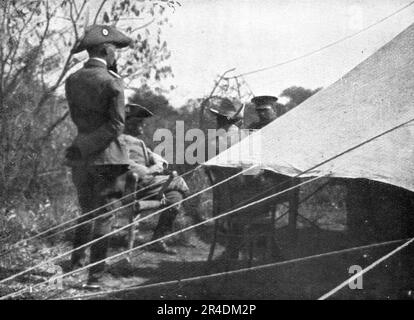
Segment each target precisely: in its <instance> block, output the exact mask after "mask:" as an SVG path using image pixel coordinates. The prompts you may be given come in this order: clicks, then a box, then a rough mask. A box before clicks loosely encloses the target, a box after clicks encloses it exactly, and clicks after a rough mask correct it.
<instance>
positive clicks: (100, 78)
mask: <svg viewBox="0 0 414 320" xmlns="http://www.w3.org/2000/svg"><path fill="white" fill-rule="evenodd" d="M65 89H66V98H67V101H68V104H69V110H70V115H71V118H72V121H73V122H74V123H75V125H76V127H77V129H78V135H77V137H76V139H75V141H74V142H73V145H72V146H74V147H77V148H78V149H79V151H80V153H81V159H80V160H79V161H76V162H74V161H71V162H68V163H67V164H68V165H70V166H74V165H75V166H76V165H108V164H110V165H112V164H123V165H125V164H128V154H127V151H126V150H125V148H124V147H123V146H122V145H121V144H120V142H119V136H120V135H121V133H122V132H123V130H124V126H125V105H124V103H125V102H124V87H123V83H122V79H121V78H120V77H119V76H118V75H116V74H115V73H110V72H109V71H108V70H107V67H106V65H105V64H104V63H102V62H100V61H98V60H93V59H91V60H89V61H87V62H86V63H85V65H84V67H83V68H82V69H80V70H78V71H77V72H75V73H74V74H72V75H70V76H69V77H68V79H67V80H66V86H65Z"/></svg>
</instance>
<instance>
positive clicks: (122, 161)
mask: <svg viewBox="0 0 414 320" xmlns="http://www.w3.org/2000/svg"><path fill="white" fill-rule="evenodd" d="M131 41H132V40H131V39H130V38H129V37H127V36H126V35H124V34H123V33H121V32H120V31H118V30H117V29H115V28H114V27H112V26H104V25H92V26H90V27H88V28H87V29H86V30H85V35H84V36H83V38H82V39H81V40H80V42H78V43H77V45H76V46H75V47H74V48H73V49H72V53H78V52H81V51H83V50H87V52H88V54H89V60H88V61H87V62H86V63H85V65H84V66H83V68H82V69H80V70H79V71H77V72H75V73H73V74H72V75H70V76H69V77H68V79H67V80H66V86H65V89H66V98H67V101H68V104H69V110H70V115H71V118H72V121H73V122H74V123H75V125H76V127H77V129H78V135H77V137H76V139H75V141H74V142H73V144H72V146H71V147H69V148H68V149H67V151H66V160H67V162H66V164H67V165H68V166H70V167H71V168H72V180H73V183H74V185H75V187H76V189H77V192H78V199H79V204H80V207H81V209H82V212H83V213H87V212H90V211H92V210H94V209H96V208H98V207H101V206H105V208H103V209H101V210H98V211H97V212H95V213H94V214H93V215H90V216H88V217H86V218H85V219H89V218H91V217H93V216H98V215H103V214H104V213H106V212H109V211H111V210H114V209H115V208H117V207H119V206H120V205H121V204H120V203H118V202H117V204H115V205H109V206H106V205H107V204H109V203H110V202H113V201H114V200H117V199H119V198H120V197H122V192H123V188H124V186H123V182H122V179H121V176H122V175H123V174H124V173H125V172H126V171H127V169H128V154H127V152H126V150H125V149H124V148H123V147H122V145H121V144H120V142H119V136H120V135H121V133H122V132H123V130H124V122H125V105H124V87H123V83H122V79H121V77H120V76H119V75H117V74H116V73H114V72H112V71H108V69H107V66H111V65H113V63H114V60H115V50H116V49H117V48H123V47H126V46H128V45H129V44H130V43H131ZM85 219H83V218H82V217H81V218H80V219H79V222H82V221H84V220H85ZM112 220H113V218H112V216H103V217H102V218H100V219H97V220H95V222H94V224H91V223H88V224H84V225H82V226H80V227H78V228H77V229H76V232H75V238H74V242H73V246H74V248H77V247H79V246H80V245H83V244H85V243H87V242H88V241H90V240H92V239H96V238H99V237H101V236H103V235H105V234H107V233H108V232H110V230H111V224H112ZM108 245H109V239H107V238H105V239H102V240H101V241H98V242H96V243H94V244H92V245H91V248H90V263H94V262H96V261H99V260H102V259H105V258H106V257H107V251H108ZM71 263H72V268H78V267H80V266H82V265H83V264H85V249H84V248H83V249H79V250H76V251H75V252H74V253H73V254H72V257H71ZM104 267H105V264H104V263H100V264H98V265H95V266H93V267H91V268H90V270H89V278H88V285H90V286H91V287H93V288H95V287H96V288H99V281H100V280H101V277H102V275H103V273H104Z"/></svg>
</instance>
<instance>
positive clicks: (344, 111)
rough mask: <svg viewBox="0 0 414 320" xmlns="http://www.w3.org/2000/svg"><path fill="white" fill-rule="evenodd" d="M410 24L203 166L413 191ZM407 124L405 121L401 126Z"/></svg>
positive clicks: (413, 36) (413, 40)
mask: <svg viewBox="0 0 414 320" xmlns="http://www.w3.org/2000/svg"><path fill="white" fill-rule="evenodd" d="M411 120H414V24H413V25H411V26H410V27H408V28H407V29H406V30H404V31H403V32H402V33H400V34H399V35H398V36H397V37H395V38H394V39H393V40H392V41H390V42H389V43H387V44H386V45H385V46H383V47H382V48H381V49H379V50H378V51H377V52H376V53H374V54H373V55H372V56H371V57H369V58H368V59H366V60H365V61H364V62H362V63H361V64H359V65H358V66H357V67H355V68H354V69H353V70H351V71H350V72H349V73H348V74H346V75H345V76H344V77H343V78H341V79H339V80H338V81H337V82H335V83H334V84H332V85H331V86H329V87H328V88H326V89H324V90H322V91H320V92H319V93H317V94H315V95H314V96H312V97H311V98H309V99H308V100H306V101H305V102H304V103H302V104H301V105H300V106H298V107H296V108H295V109H293V110H291V111H290V112H288V113H286V114H285V115H283V116H282V117H280V118H278V119H277V120H275V121H274V122H272V123H271V124H269V125H268V126H266V127H264V128H263V129H261V130H259V131H257V132H255V133H253V134H252V135H250V136H249V137H248V138H246V139H244V140H242V141H241V142H240V143H238V144H236V145H234V146H232V147H231V148H229V149H227V150H226V151H225V152H222V153H220V154H219V155H218V156H216V157H215V158H212V159H211V160H210V161H208V162H207V163H206V164H207V165H218V166H233V167H248V166H251V165H260V166H261V167H263V168H266V169H271V170H273V171H275V172H278V173H281V174H285V175H288V176H296V175H298V174H300V173H301V172H304V171H307V170H308V169H310V168H312V167H314V166H317V165H318V164H320V163H322V162H324V161H325V160H327V159H331V158H333V157H335V156H336V155H338V154H341V153H342V152H344V151H345V150H348V149H351V148H353V147H355V146H357V145H359V144H361V143H363V142H364V141H367V140H369V139H371V138H373V137H375V136H377V135H380V134H382V133H384V132H385V131H387V130H390V129H393V128H395V127H396V126H399V125H401V124H403V123H406V124H405V125H402V126H400V127H398V128H397V129H395V130H392V131H391V132H389V133H387V134H384V135H381V136H380V137H378V138H376V139H374V140H372V141H370V142H368V143H366V144H363V145H361V146H360V147H358V148H356V149H354V150H352V151H349V152H347V153H345V154H343V155H341V156H340V157H337V158H334V159H333V160H331V161H329V162H327V163H325V164H323V165H321V166H318V167H316V168H315V169H313V170H310V171H309V172H306V173H305V174H303V175H301V177H309V176H324V175H326V174H331V175H332V176H333V177H345V178H368V179H372V180H377V181H381V182H385V183H389V184H393V185H396V186H399V187H403V188H406V189H408V190H411V191H414V121H411ZM407 122H408V123H407Z"/></svg>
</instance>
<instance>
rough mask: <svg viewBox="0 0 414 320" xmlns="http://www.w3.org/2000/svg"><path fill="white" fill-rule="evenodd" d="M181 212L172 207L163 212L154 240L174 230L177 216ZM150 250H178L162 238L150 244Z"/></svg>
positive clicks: (167, 251) (173, 252)
mask: <svg viewBox="0 0 414 320" xmlns="http://www.w3.org/2000/svg"><path fill="white" fill-rule="evenodd" d="M178 213H179V211H178V209H176V208H171V209H169V210H167V211H165V212H163V213H161V215H160V218H159V220H158V224H157V226H156V227H155V230H154V234H153V236H152V240H156V239H159V238H161V237H163V236H165V235H167V234H169V233H171V232H172V229H173V224H174V220H175V217H176V216H177V214H178ZM149 250H151V251H156V252H160V253H166V254H176V253H177V252H176V251H175V250H173V249H172V248H169V247H168V245H167V244H166V243H165V241H163V240H160V241H157V242H155V243H154V244H152V245H150V246H149Z"/></svg>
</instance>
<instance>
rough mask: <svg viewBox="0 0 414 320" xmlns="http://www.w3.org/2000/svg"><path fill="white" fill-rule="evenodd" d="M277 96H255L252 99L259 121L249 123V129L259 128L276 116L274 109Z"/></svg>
mask: <svg viewBox="0 0 414 320" xmlns="http://www.w3.org/2000/svg"><path fill="white" fill-rule="evenodd" d="M276 102H277V98H276V97H273V96H257V97H254V98H253V99H252V103H253V104H254V105H255V107H256V113H257V116H258V117H259V121H255V122H253V123H251V124H250V125H249V127H248V128H249V129H261V128H263V127H264V126H266V125H268V124H269V123H270V122H272V121H273V120H275V119H276V118H277V117H278V114H277V113H276V111H275V108H276Z"/></svg>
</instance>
